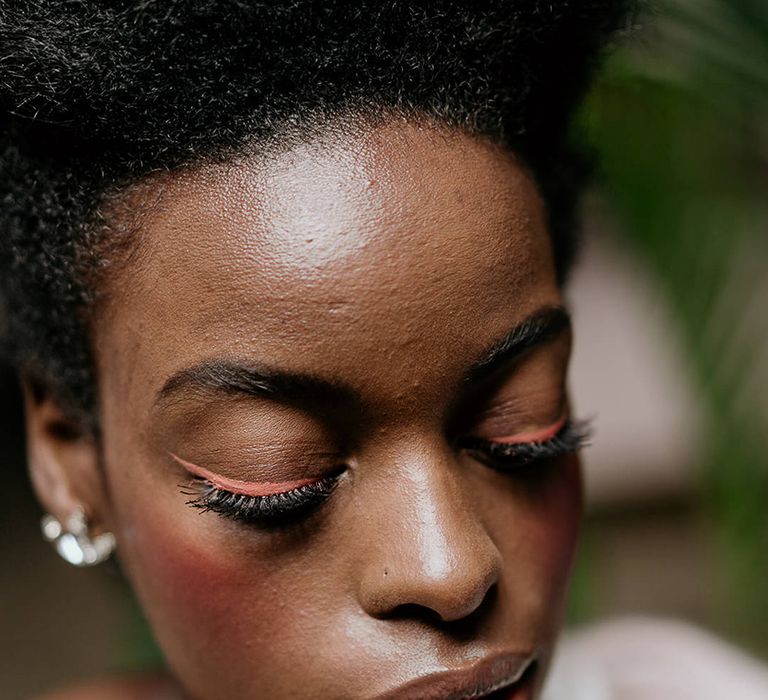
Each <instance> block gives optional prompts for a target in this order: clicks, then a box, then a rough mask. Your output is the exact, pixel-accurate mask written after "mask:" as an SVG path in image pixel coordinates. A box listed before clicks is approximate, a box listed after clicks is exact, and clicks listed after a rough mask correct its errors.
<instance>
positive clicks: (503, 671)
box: [376, 654, 535, 700]
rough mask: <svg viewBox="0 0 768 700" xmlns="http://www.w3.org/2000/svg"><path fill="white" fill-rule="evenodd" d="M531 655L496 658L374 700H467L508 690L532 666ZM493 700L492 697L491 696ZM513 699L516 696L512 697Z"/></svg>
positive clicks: (418, 681)
mask: <svg viewBox="0 0 768 700" xmlns="http://www.w3.org/2000/svg"><path fill="white" fill-rule="evenodd" d="M534 660H535V659H534V657H533V655H530V654H529V655H520V654H496V655H494V656H491V657H488V658H486V659H484V660H483V661H481V662H479V663H478V664H475V665H474V666H472V667H470V668H467V669H463V670H460V671H443V672H441V673H435V674H432V675H429V676H423V677H421V678H417V679H415V680H413V681H409V682H408V683H406V684H405V685H402V686H400V687H399V688H395V689H394V690H391V691H389V692H386V693H384V694H383V695H380V696H377V697H376V700H469V699H470V698H482V697H485V696H487V695H489V694H490V693H494V692H497V691H501V690H502V689H504V688H509V690H510V691H512V690H513V689H512V687H511V686H513V685H514V684H516V683H517V682H518V681H519V680H520V679H521V678H523V675H524V674H525V675H526V683H525V685H526V686H528V683H527V680H528V679H529V677H530V675H531V674H526V671H528V670H529V669H531V665H532V664H533V663H534ZM494 697H496V696H494ZM510 697H516V694H515V695H514V696H510Z"/></svg>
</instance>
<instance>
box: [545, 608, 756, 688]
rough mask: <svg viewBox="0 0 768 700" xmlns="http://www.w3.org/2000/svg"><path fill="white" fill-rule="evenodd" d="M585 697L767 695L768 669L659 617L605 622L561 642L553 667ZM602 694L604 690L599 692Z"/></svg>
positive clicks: (561, 679) (708, 636) (718, 641)
mask: <svg viewBox="0 0 768 700" xmlns="http://www.w3.org/2000/svg"><path fill="white" fill-rule="evenodd" d="M553 676H554V677H555V681H556V682H557V681H559V683H560V684H561V685H563V684H568V685H570V684H572V683H573V682H577V683H578V684H580V685H581V686H583V687H584V688H585V689H586V688H589V690H588V691H586V690H585V692H584V693H583V697H584V698H592V697H599V698H609V699H610V700H624V699H625V698H632V700H656V699H657V698H661V697H663V698H667V697H669V698H675V699H678V698H679V699H680V700H689V699H690V700H721V699H722V698H727V697H733V698H739V700H765V698H768V665H766V663H765V662H764V661H761V660H759V659H757V658H755V657H753V656H750V655H749V654H747V653H746V652H744V651H742V650H740V649H738V648H737V647H735V646H733V645H731V644H729V643H727V642H725V641H723V640H721V639H720V638H718V637H716V636H715V635H713V634H710V633H709V632H706V631H704V630H701V629H699V628H697V627H694V626H692V625H690V624H687V623H684V622H679V621H673V620H662V619H654V618H627V619H620V620H614V621H610V622H605V623H602V624H599V625H595V626H592V627H589V628H586V629H584V630H581V631H578V632H575V633H572V634H570V635H568V636H566V638H565V639H564V640H563V644H562V645H561V649H560V652H559V658H558V660H557V661H556V663H555V667H554V669H553ZM598 691H599V692H598Z"/></svg>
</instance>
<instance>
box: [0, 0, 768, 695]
mask: <svg viewBox="0 0 768 700" xmlns="http://www.w3.org/2000/svg"><path fill="white" fill-rule="evenodd" d="M577 130H578V133H579V134H580V136H582V137H583V138H585V139H587V140H588V141H589V142H590V143H592V144H594V146H595V148H596V157H597V162H598V177H597V179H596V182H595V186H594V187H593V188H592V191H591V192H590V193H589V196H588V197H587V201H586V207H585V214H586V235H585V240H584V246H583V251H582V257H581V262H580V264H579V266H578V267H577V269H576V271H575V273H574V275H573V278H572V281H571V284H570V287H569V292H568V293H569V298H570V301H571V304H572V307H573V310H574V315H575V322H576V348H575V355H574V363H573V372H572V387H573V394H574V397H575V404H576V409H577V411H578V413H580V414H581V416H586V417H593V418H594V419H595V427H596V433H595V436H594V438H593V445H592V446H591V447H590V448H588V450H587V452H586V462H587V490H588V513H587V520H586V526H585V531H584V538H583V543H582V547H581V551H580V558H579V562H578V566H577V570H576V574H575V580H574V586H573V593H572V600H571V624H572V625H583V624H587V623H589V622H591V621H594V620H598V619H605V618H606V617H614V616H620V615H626V614H647V615H661V616H673V617H675V618H679V619H684V620H688V621H691V622H693V623H695V624H698V625H702V626H704V627H707V628H709V629H710V630H713V631H715V632H716V633H718V634H720V635H721V636H723V637H724V638H726V639H728V640H730V641H732V642H735V643H737V644H739V645H740V646H742V647H744V648H746V649H747V650H749V651H751V652H752V653H753V654H755V655H757V656H758V657H761V658H763V659H766V660H768V592H767V590H768V589H767V588H766V581H768V450H767V449H766V448H765V444H764V443H765V441H766V439H768V2H766V0H658V1H657V2H656V3H655V5H654V11H653V14H652V15H647V16H645V17H642V18H641V19H640V21H639V26H638V28H637V29H636V30H635V31H634V32H633V33H632V35H631V37H630V38H629V41H628V42H627V43H626V44H624V45H623V47H622V49H621V50H620V51H619V52H618V53H616V54H614V55H613V57H612V58H611V60H610V61H609V63H608V64H607V67H606V70H605V71H604V72H603V74H602V77H601V78H600V79H599V80H598V82H597V83H596V84H595V87H594V89H593V91H592V93H591V94H590V96H589V99H588V100H587V102H586V104H585V106H584V109H583V111H582V113H581V115H580V118H579V120H578V124H577ZM0 420H1V422H0V450H1V451H0V455H1V456H0V459H2V462H3V464H2V468H3V488H2V489H0V555H1V556H2V575H1V576H0V622H2V627H3V631H4V634H3V635H2V636H0V678H1V679H2V697H3V698H5V699H6V700H16V699H18V698H28V697H30V696H31V695H33V694H34V693H36V692H39V691H41V690H42V689H45V688H50V687H51V686H56V685H58V684H61V683H62V682H65V681H70V680H74V679H77V678H81V677H84V676H90V675H93V674H95V673H104V672H105V671H108V670H115V669H124V668H133V667H137V666H140V665H142V664H148V663H153V662H155V661H156V660H157V656H156V652H155V650H154V647H153V645H152V642H151V640H150V637H149V634H148V633H147V631H146V629H145V627H144V625H143V623H142V621H141V617H140V614H139V612H138V610H137V608H136V605H135V603H134V602H133V600H132V598H131V596H130V593H129V592H128V591H127V589H126V587H125V586H124V584H123V583H122V581H121V580H120V577H119V575H118V574H117V572H116V571H114V570H113V569H110V568H109V567H106V568H101V569H98V570H82V571H81V570H75V569H72V568H70V567H69V566H68V565H66V564H65V563H64V562H63V561H61V560H59V559H58V558H57V557H56V555H55V554H54V553H53V551H52V550H51V549H50V547H49V546H48V545H46V544H44V543H43V542H42V541H41V539H40V537H39V530H38V520H39V516H40V515H41V513H40V510H39V508H38V506H37V505H36V503H35V501H34V499H33V496H32V493H31V490H30V487H29V484H28V481H27V476H26V472H25V467H24V462H23V440H24V437H23V424H22V421H21V405H20V397H19V395H18V390H17V387H16V382H15V377H14V376H13V375H12V374H11V372H10V370H7V369H2V368H0Z"/></svg>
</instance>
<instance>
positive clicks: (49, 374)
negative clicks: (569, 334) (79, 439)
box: [0, 0, 628, 425]
mask: <svg viewBox="0 0 768 700" xmlns="http://www.w3.org/2000/svg"><path fill="white" fill-rule="evenodd" d="M627 17H628V2H626V1H622V0H551V1H548V2H544V1H537V0H463V1H462V0H408V1H405V0H355V1H354V2H344V1H343V0H324V1H322V0H285V1H283V2H277V1H275V2H257V1H255V0H0V168H1V172H0V211H1V213H0V246H1V247H0V294H2V303H3V306H4V311H2V313H0V317H4V326H5V329H4V331H5V332H4V337H5V342H4V348H5V352H6V353H7V355H8V357H9V358H10V360H11V361H12V362H13V363H14V364H15V365H16V366H17V367H18V368H19V369H20V371H22V372H23V373H24V374H25V375H27V376H28V377H30V378H31V379H32V380H33V381H35V382H39V383H41V384H42V385H44V386H46V387H47V388H48V389H49V390H50V391H52V392H53V393H54V394H55V395H56V396H57V397H58V398H59V400H60V401H61V403H62V404H63V405H64V406H66V407H67V408H68V409H69V410H70V411H71V412H72V414H73V415H77V416H79V417H80V418H86V417H89V419H90V420H94V421H96V416H97V414H98V407H97V405H96V391H95V378H94V372H93V366H92V357H91V350H90V347H89V318H90V317H91V314H92V311H93V307H94V304H95V299H96V294H95V289H94V287H95V284H94V282H93V280H94V279H97V275H96V273H97V272H98V271H99V270H102V271H103V269H107V268H108V265H109V251H110V246H109V245H106V246H105V245H103V243H104V241H103V240H100V239H101V238H103V237H104V236H105V235H107V234H105V233H104V232H105V231H110V230H111V229H110V228H109V227H106V226H105V225H104V223H105V221H104V219H105V211H107V209H108V207H106V206H105V201H107V199H108V198H109V197H113V198H114V195H115V193H120V192H121V191H126V188H127V187H128V186H130V185H132V184H134V183H140V182H141V181H142V180H146V179H147V178H148V176H150V175H151V174H153V173H158V172H168V171H172V170H174V169H177V168H180V167H183V166H189V165H194V164H195V163H196V162H201V161H204V160H209V159H221V158H227V157H231V156H234V155H236V154H237V153H238V149H242V148H243V147H244V146H245V145H247V144H251V143H254V142H256V143H263V142H265V141H269V140H270V139H275V138H278V139H279V138H280V134H281V132H284V131H285V130H286V128H290V129H302V128H309V127H311V126H312V125H313V124H317V123H318V120H321V119H322V120H328V119H334V118H335V117H337V116H342V115H346V116H349V115H352V116H353V117H355V116H360V115H363V116H365V115H366V114H373V113H375V112H376V111H377V110H378V111H379V112H380V111H381V110H389V111H390V112H394V113H397V114H399V115H405V116H406V117H407V116H409V115H411V116H416V117H419V118H428V119H431V120H434V121H437V122H438V123H444V124H446V125H450V126H455V127H458V128H461V129H464V130H467V131H469V132H470V133H472V134H476V135H482V136H485V137H489V138H491V139H493V140H494V141H496V142H498V143H501V144H503V145H504V146H506V147H508V148H510V149H511V150H512V151H514V152H515V153H516V154H517V155H518V156H519V157H520V158H522V160H523V161H524V162H525V163H526V165H527V167H528V168H529V169H530V171H531V172H532V173H533V175H534V177H535V178H536V180H537V183H538V186H539V188H540V190H541V192H542V194H543V197H544V200H545V202H546V204H547V212H548V217H549V221H548V224H549V229H550V232H551V235H552V238H553V241H554V248H555V252H556V258H557V269H558V274H559V275H560V278H561V280H562V278H563V276H564V274H565V272H566V270H567V268H568V265H569V263H570V261H571V258H572V254H573V248H574V239H575V235H574V232H575V230H576V214H575V210H576V204H577V197H578V194H579V190H580V189H581V187H582V186H583V184H584V181H585V176H586V170H585V163H586V159H585V158H584V157H583V155H582V153H581V151H580V150H579V149H578V148H576V147H574V145H573V144H572V140H571V138H570V136H569V131H570V129H569V124H570V122H571V118H572V116H573V112H574V110H575V108H576V106H577V105H578V102H579V100H580V98H581V97H582V95H583V93H584V91H585V89H586V87H587V84H588V82H589V79H590V77H591V75H592V73H593V71H594V69H595V67H596V65H597V63H598V61H599V58H600V57H601V54H602V53H603V51H604V49H605V47H606V45H607V44H608V42H609V41H610V40H611V37H612V36H614V34H615V33H616V31H617V30H619V29H620V28H622V27H625V26H626V23H627ZM112 235H116V234H112ZM0 311H1V310H0ZM94 425H97V421H96V422H95V423H94Z"/></svg>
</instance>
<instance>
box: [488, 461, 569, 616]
mask: <svg viewBox="0 0 768 700" xmlns="http://www.w3.org/2000/svg"><path fill="white" fill-rule="evenodd" d="M515 508H516V510H515V512H514V513H513V516H512V522H513V524H512V526H511V527H510V525H509V522H510V521H509V520H508V521H507V524H506V527H505V529H504V532H505V533H506V534H507V540H506V542H505V543H504V548H503V549H504V558H505V569H506V570H507V571H508V572H509V573H508V576H507V577H506V579H507V581H508V585H509V587H510V599H511V600H513V601H515V602H516V603H517V613H518V614H519V615H524V616H525V620H526V622H525V624H526V625H530V626H531V627H532V628H536V626H538V627H539V628H541V629H549V630H550V631H554V630H555V629H556V627H557V625H558V624H559V620H560V615H561V614H562V610H563V607H564V604H565V599H566V593H567V589H568V579H569V575H570V570H571V566H572V564H573V558H574V553H575V549H576V543H577V541H578V535H579V526H580V522H581V513H582V485H581V465H580V463H579V459H578V457H576V456H572V457H567V458H565V459H564V460H563V462H562V463H561V464H560V465H558V466H557V468H556V472H554V473H553V475H552V476H551V477H550V478H548V479H547V480H546V481H544V482H542V483H540V484H537V485H536V486H531V487H530V490H529V491H528V493H527V494H526V498H525V502H524V503H520V502H517V503H516V505H515ZM536 621H538V624H537V622H536Z"/></svg>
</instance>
